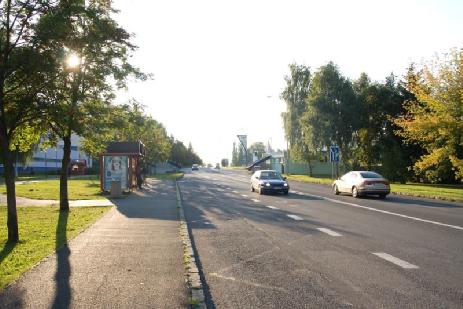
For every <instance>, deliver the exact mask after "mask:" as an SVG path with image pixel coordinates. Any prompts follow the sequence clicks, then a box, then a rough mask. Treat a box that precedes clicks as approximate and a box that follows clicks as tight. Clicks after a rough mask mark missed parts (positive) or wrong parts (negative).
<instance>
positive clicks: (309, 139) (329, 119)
mask: <svg viewBox="0 0 463 309" xmlns="http://www.w3.org/2000/svg"><path fill="white" fill-rule="evenodd" d="M359 111H360V108H359V104H358V101H357V100H356V97H355V93H354V90H353V88H352V83H351V82H350V81H349V80H348V79H346V78H345V77H343V76H342V75H341V73H340V72H339V69H338V67H337V66H336V65H335V64H333V63H332V62H330V63H328V64H327V65H325V66H322V67H321V68H320V69H319V70H318V71H317V72H316V73H315V75H314V77H313V80H312V82H311V85H310V89H309V92H308V96H307V110H306V111H305V113H304V115H303V116H302V119H301V124H302V127H303V132H304V136H303V139H304V143H305V144H306V145H307V147H308V148H309V149H314V150H315V151H320V150H323V149H327V148H329V146H330V145H338V146H339V148H340V150H341V160H342V161H343V163H344V164H345V165H352V154H351V146H352V144H353V141H354V138H353V136H354V134H355V132H356V130H357V128H358V127H359V117H358V115H359ZM301 138H302V137H301Z"/></svg>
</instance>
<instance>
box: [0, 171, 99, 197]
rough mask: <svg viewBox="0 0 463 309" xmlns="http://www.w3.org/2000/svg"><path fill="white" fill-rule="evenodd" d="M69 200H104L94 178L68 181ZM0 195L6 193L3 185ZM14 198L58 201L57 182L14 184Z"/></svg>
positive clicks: (44, 181)
mask: <svg viewBox="0 0 463 309" xmlns="http://www.w3.org/2000/svg"><path fill="white" fill-rule="evenodd" d="M68 192H69V199H70V200H93V199H104V198H105V197H104V196H103V195H102V194H101V192H100V181H99V179H98V178H96V177H95V176H93V177H92V176H90V177H86V178H83V179H82V178H77V179H70V180H69V181H68ZM0 193H6V187H5V185H4V184H3V185H1V186H0ZM16 196H21V197H27V198H31V199H38V200H58V199H59V180H58V179H49V180H38V181H37V182H25V183H24V184H21V183H17V184H16Z"/></svg>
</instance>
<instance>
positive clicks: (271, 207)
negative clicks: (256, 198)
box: [265, 206, 280, 209]
mask: <svg viewBox="0 0 463 309" xmlns="http://www.w3.org/2000/svg"><path fill="white" fill-rule="evenodd" d="M265 207H267V208H270V209H280V208H278V207H275V206H265Z"/></svg>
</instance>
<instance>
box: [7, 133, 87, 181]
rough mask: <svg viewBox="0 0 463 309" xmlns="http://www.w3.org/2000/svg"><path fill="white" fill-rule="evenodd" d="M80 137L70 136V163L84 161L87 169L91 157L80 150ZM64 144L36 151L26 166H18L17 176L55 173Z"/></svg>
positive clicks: (59, 163)
mask: <svg viewBox="0 0 463 309" xmlns="http://www.w3.org/2000/svg"><path fill="white" fill-rule="evenodd" d="M80 140H81V137H80V136H78V135H75V134H73V135H72V136H71V162H72V160H86V162H87V167H92V160H91V157H90V156H88V155H87V154H85V153H83V152H82V151H81V150H80ZM63 148H64V142H63V141H62V140H60V141H59V142H58V144H57V145H56V147H52V148H49V149H47V150H46V151H40V150H38V151H36V152H35V153H34V154H33V157H32V160H31V161H29V162H28V163H27V164H26V165H24V166H22V165H21V164H18V172H19V174H31V173H36V172H38V173H43V172H45V171H47V172H57V171H58V170H59V169H60V168H61V160H62V159H63ZM0 172H1V173H3V165H1V164H0Z"/></svg>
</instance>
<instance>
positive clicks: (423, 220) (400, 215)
mask: <svg viewBox="0 0 463 309" xmlns="http://www.w3.org/2000/svg"><path fill="white" fill-rule="evenodd" d="M305 195H306V196H311V197H316V198H320V199H323V200H326V201H330V202H333V203H337V204H344V205H348V206H352V207H357V208H362V209H366V210H371V211H376V212H380V213H383V214H387V215H391V216H397V217H401V218H405V219H410V220H415V221H419V222H425V223H431V224H435V225H439V226H445V227H449V228H452V229H456V230H462V231H463V227H461V226H458V225H452V224H446V223H441V222H437V221H431V220H426V219H421V218H417V217H412V216H407V215H402V214H399V213H396V212H391V211H387V210H381V209H376V208H373V207H368V206H362V205H358V204H354V203H348V202H343V201H339V200H335V199H332V198H328V197H324V196H320V195H314V194H308V193H306V194H305Z"/></svg>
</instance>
